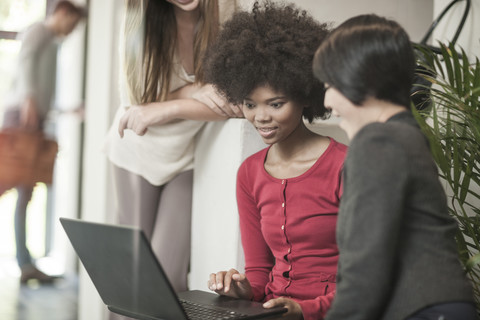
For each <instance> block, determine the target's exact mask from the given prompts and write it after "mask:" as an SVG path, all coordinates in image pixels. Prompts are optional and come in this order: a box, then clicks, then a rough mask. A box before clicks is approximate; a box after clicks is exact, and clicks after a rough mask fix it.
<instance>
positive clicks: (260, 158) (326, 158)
mask: <svg viewBox="0 0 480 320" xmlns="http://www.w3.org/2000/svg"><path fill="white" fill-rule="evenodd" d="M346 151H347V147H346V146H345V145H343V144H340V143H338V142H336V141H335V140H333V139H331V141H330V144H329V146H328V148H327V149H326V150H325V152H324V153H323V154H322V155H321V156H320V158H319V159H318V160H317V161H316V162H315V164H314V165H313V166H312V167H311V168H310V169H309V170H308V171H307V172H305V173H304V174H302V175H300V176H298V177H294V178H290V179H284V180H282V179H276V178H274V177H272V176H271V175H269V174H268V173H267V172H266V171H265V169H264V166H263V164H264V162H265V158H266V156H267V152H268V148H266V149H264V150H261V151H260V152H258V153H256V154H254V155H252V156H250V157H249V158H248V159H247V160H245V162H243V164H242V165H241V166H240V169H239V171H238V175H237V203H238V210H239V214H240V231H241V236H242V244H243V250H244V253H245V272H246V275H247V278H248V279H249V281H250V283H251V285H252V288H253V292H254V300H257V301H267V300H269V299H272V298H276V297H288V298H291V299H293V300H295V301H297V302H298V303H299V304H300V305H301V307H302V312H303V316H304V319H305V320H310V319H323V317H324V315H325V314H326V312H327V310H328V308H329V307H330V304H331V302H332V300H333V297H334V293H335V275H336V272H337V261H338V249H337V244H336V241H335V228H336V222H337V212H338V206H339V201H340V194H341V188H342V185H341V171H342V166H343V160H344V158H345V154H346Z"/></svg>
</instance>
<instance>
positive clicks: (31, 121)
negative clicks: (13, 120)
mask: <svg viewBox="0 0 480 320" xmlns="http://www.w3.org/2000/svg"><path fill="white" fill-rule="evenodd" d="M20 125H21V127H22V128H24V129H27V130H31V131H36V130H39V128H40V122H39V117H38V111H37V105H36V103H35V100H34V99H33V98H31V97H29V98H27V99H25V101H24V102H23V105H22V108H21V109H20Z"/></svg>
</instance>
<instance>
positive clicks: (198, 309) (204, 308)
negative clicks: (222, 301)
mask: <svg viewBox="0 0 480 320" xmlns="http://www.w3.org/2000/svg"><path fill="white" fill-rule="evenodd" d="M180 302H181V304H182V307H183V309H184V310H185V313H186V314H187V316H188V319H190V320H227V319H244V318H246V317H247V315H246V314H242V313H238V312H235V311H230V310H226V309H221V308H217V307H215V306H209V305H204V304H198V303H194V302H191V301H185V300H180Z"/></svg>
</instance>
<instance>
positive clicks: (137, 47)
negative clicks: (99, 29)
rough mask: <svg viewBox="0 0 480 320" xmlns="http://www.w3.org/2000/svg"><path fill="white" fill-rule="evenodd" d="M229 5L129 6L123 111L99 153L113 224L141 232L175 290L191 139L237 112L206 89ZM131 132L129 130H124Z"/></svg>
mask: <svg viewBox="0 0 480 320" xmlns="http://www.w3.org/2000/svg"><path fill="white" fill-rule="evenodd" d="M234 9H235V1H227V0H168V1H165V0H162V1H158V0H157V1H151V0H150V1H149V0H142V1H139V0H127V1H126V14H125V21H124V31H123V35H124V39H123V43H122V47H121V50H120V53H121V55H122V57H121V59H122V70H121V71H122V72H121V79H120V94H121V106H120V108H119V109H118V111H117V113H116V116H115V120H114V122H113V125H112V127H111V129H110V131H109V133H108V136H107V140H106V145H105V151H106V153H107V156H108V158H109V160H110V161H111V162H112V164H113V168H114V169H113V176H114V181H115V188H116V197H117V210H118V219H119V223H121V224H128V225H135V226H139V227H141V228H142V229H143V231H144V232H145V234H146V235H147V237H148V238H149V239H150V241H151V244H152V248H153V251H154V252H155V254H156V255H157V257H158V259H159V260H160V262H161V264H162V266H163V267H164V269H165V271H166V273H167V276H168V277H169V279H170V281H171V283H172V285H173V287H174V289H175V290H177V291H183V290H186V289H187V272H188V266H189V258H190V224H191V205H192V177H193V174H192V169H193V151H194V138H195V135H196V134H197V133H198V132H199V131H200V129H201V128H202V126H203V124H204V121H207V120H223V119H226V118H228V117H239V116H242V113H241V111H240V109H239V108H237V107H236V106H233V105H230V104H228V103H226V102H225V100H224V99H223V98H222V97H220V96H218V95H217V94H216V93H215V90H214V89H213V87H212V86H210V85H204V84H203V83H202V80H203V68H202V63H201V61H202V58H203V55H204V52H205V50H206V48H207V47H208V46H209V44H210V43H212V41H213V40H214V39H215V36H216V34H217V32H218V30H219V25H220V23H221V22H222V21H223V20H224V19H225V17H226V16H228V14H229V13H231V12H232V11H233V10H234ZM125 129H131V130H125Z"/></svg>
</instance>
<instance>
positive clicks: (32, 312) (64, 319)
mask: <svg viewBox="0 0 480 320" xmlns="http://www.w3.org/2000/svg"><path fill="white" fill-rule="evenodd" d="M77 292H78V281H77V277H76V276H75V275H70V276H65V277H64V278H63V279H60V280H57V281H55V283H54V284H51V285H40V284H39V283H37V282H34V281H30V282H28V283H27V284H25V285H20V281H19V274H18V268H17V265H16V262H15V260H14V259H11V258H9V259H6V258H2V259H1V260H0V319H2V320H76V319H77Z"/></svg>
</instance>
